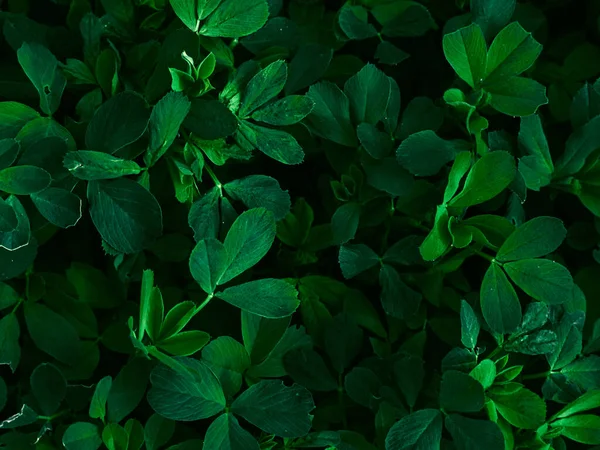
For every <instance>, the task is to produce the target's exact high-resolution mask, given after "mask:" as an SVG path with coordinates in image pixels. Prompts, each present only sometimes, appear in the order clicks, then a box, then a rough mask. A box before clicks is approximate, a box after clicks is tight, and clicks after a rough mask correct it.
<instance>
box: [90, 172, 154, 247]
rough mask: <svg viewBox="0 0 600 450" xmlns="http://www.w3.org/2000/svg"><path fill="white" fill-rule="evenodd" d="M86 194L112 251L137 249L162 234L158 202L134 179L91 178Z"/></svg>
mask: <svg viewBox="0 0 600 450" xmlns="http://www.w3.org/2000/svg"><path fill="white" fill-rule="evenodd" d="M87 196H88V200H89V202H90V215H91V217H92V222H93V223H94V225H95V226H96V228H97V229H98V232H99V233H100V236H102V239H104V240H105V241H106V242H107V243H108V244H109V245H110V246H111V247H113V248H114V249H115V250H117V251H119V252H122V253H136V252H139V251H141V250H143V249H144V248H146V247H147V246H149V245H150V244H152V243H153V242H154V240H155V239H156V238H158V237H159V236H160V235H161V234H162V212H161V208H160V205H159V204H158V202H157V201H156V199H155V198H154V196H153V195H152V194H151V193H150V192H148V191H147V190H146V189H144V188H143V187H142V186H141V185H139V184H138V183H136V182H135V181H131V180H128V179H125V178H120V179H116V180H110V181H105V180H101V181H91V182H90V183H88V189H87Z"/></svg>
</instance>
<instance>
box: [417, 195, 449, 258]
mask: <svg viewBox="0 0 600 450" xmlns="http://www.w3.org/2000/svg"><path fill="white" fill-rule="evenodd" d="M448 218H449V215H448V209H447V208H446V207H445V206H444V205H439V206H438V207H437V209H436V213H435V221H434V224H433V228H432V229H431V231H430V232H429V234H428V235H427V237H426V238H425V240H424V241H423V243H422V244H421V245H420V246H419V252H420V253H421V256H422V257H423V259H424V260H425V261H435V260H436V259H438V258H439V257H441V256H442V255H443V254H444V253H445V252H446V250H448V247H450V244H451V243H452V238H451V237H450V233H449V231H448Z"/></svg>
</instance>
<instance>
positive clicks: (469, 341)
mask: <svg viewBox="0 0 600 450" xmlns="http://www.w3.org/2000/svg"><path fill="white" fill-rule="evenodd" d="M460 323H461V327H460V330H461V338H460V339H461V342H462V344H463V345H464V346H465V347H467V348H471V349H474V348H475V346H476V345H477V337H478V336H479V328H480V327H479V321H478V320H477V316H476V315H475V312H474V311H473V308H472V307H471V305H470V304H469V303H468V302H467V301H466V300H462V301H461V302H460Z"/></svg>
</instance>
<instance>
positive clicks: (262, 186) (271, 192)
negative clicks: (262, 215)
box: [223, 175, 291, 221]
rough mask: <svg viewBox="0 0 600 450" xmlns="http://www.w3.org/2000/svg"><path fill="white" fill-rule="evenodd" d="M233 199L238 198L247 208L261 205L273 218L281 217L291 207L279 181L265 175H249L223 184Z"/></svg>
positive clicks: (278, 218) (286, 193) (279, 218)
mask: <svg viewBox="0 0 600 450" xmlns="http://www.w3.org/2000/svg"><path fill="white" fill-rule="evenodd" d="M223 189H225V192H226V193H227V194H228V195H230V196H231V197H232V198H233V199H234V200H240V201H241V202H242V203H243V204H244V205H246V206H247V207H248V208H260V207H263V208H265V209H267V210H269V211H271V212H272V213H273V215H274V216H275V220H276V221H279V220H281V219H283V218H284V217H285V216H286V215H287V214H288V213H289V212H290V207H291V201H290V195H289V194H288V192H287V191H284V190H283V189H281V187H280V186H279V182H278V181H277V180H276V179H275V178H272V177H267V176H265V175H249V176H247V177H244V178H240V179H239V180H234V181H231V182H229V183H227V184H225V185H224V186H223Z"/></svg>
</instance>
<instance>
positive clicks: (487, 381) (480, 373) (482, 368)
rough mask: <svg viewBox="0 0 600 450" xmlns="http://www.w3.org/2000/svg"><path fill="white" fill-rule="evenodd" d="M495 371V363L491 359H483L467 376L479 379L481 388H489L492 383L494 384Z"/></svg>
mask: <svg viewBox="0 0 600 450" xmlns="http://www.w3.org/2000/svg"><path fill="white" fill-rule="evenodd" d="M496 372H497V371H496V364H494V361H492V360H491V359H484V360H483V361H481V362H480V363H479V364H477V365H476V366H475V368H474V369H473V370H471V372H469V376H470V377H472V378H475V379H476V380H477V381H479V383H481V385H482V386H483V389H489V388H490V387H491V386H492V384H494V380H495V378H496Z"/></svg>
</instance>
